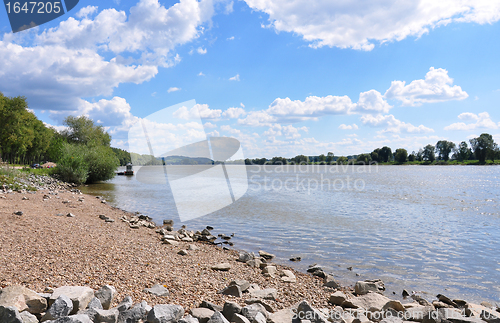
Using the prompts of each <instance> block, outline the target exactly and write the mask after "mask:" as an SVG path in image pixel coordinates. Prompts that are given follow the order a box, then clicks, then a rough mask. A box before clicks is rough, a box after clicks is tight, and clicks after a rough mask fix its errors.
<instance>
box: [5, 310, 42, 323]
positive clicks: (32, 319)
mask: <svg viewBox="0 0 500 323" xmlns="http://www.w3.org/2000/svg"><path fill="white" fill-rule="evenodd" d="M19 316H20V317H21V320H22V321H23V323H38V319H37V318H36V316H35V315H33V314H31V313H30V312H28V311H24V312H21V313H19ZM2 322H3V321H2Z"/></svg>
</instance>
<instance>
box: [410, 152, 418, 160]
mask: <svg viewBox="0 0 500 323" xmlns="http://www.w3.org/2000/svg"><path fill="white" fill-rule="evenodd" d="M416 159H417V153H416V152H415V151H412V152H411V154H410V155H408V161H410V162H413V161H415V160H416Z"/></svg>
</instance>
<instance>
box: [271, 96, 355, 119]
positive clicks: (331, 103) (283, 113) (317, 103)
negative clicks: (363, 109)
mask: <svg viewBox="0 0 500 323" xmlns="http://www.w3.org/2000/svg"><path fill="white" fill-rule="evenodd" d="M353 107H354V104H353V103H352V101H351V99H350V98H349V97H348V96H333V95H328V96H326V97H318V96H308V97H307V98H306V99H305V100H304V101H300V100H295V101H292V100H290V98H284V99H281V98H277V99H275V100H274V101H273V103H271V105H269V109H267V110H266V111H267V113H268V114H270V115H272V116H276V117H279V118H280V119H281V120H295V121H302V120H307V119H311V118H312V119H315V118H317V117H321V116H324V115H328V114H347V113H348V111H349V110H350V109H351V108H353Z"/></svg>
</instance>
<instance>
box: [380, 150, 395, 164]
mask: <svg viewBox="0 0 500 323" xmlns="http://www.w3.org/2000/svg"><path fill="white" fill-rule="evenodd" d="M378 155H379V158H380V159H381V161H382V162H384V163H387V162H389V161H390V160H391V159H392V150H391V148H389V147H387V146H384V147H382V148H380V152H379V154H378Z"/></svg>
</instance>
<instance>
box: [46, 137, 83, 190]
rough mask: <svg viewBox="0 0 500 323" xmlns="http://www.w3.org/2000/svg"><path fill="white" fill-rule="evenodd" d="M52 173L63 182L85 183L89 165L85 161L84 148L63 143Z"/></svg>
mask: <svg viewBox="0 0 500 323" xmlns="http://www.w3.org/2000/svg"><path fill="white" fill-rule="evenodd" d="M54 172H55V173H56V174H57V175H59V178H60V179H61V180H63V181H65V182H69V183H76V184H82V183H85V182H86V181H87V179H88V177H89V165H88V164H87V162H86V160H85V147H84V146H78V145H71V144H68V143H64V144H63V147H62V151H61V158H60V159H59V161H58V163H57V167H56V168H55V170H54Z"/></svg>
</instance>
